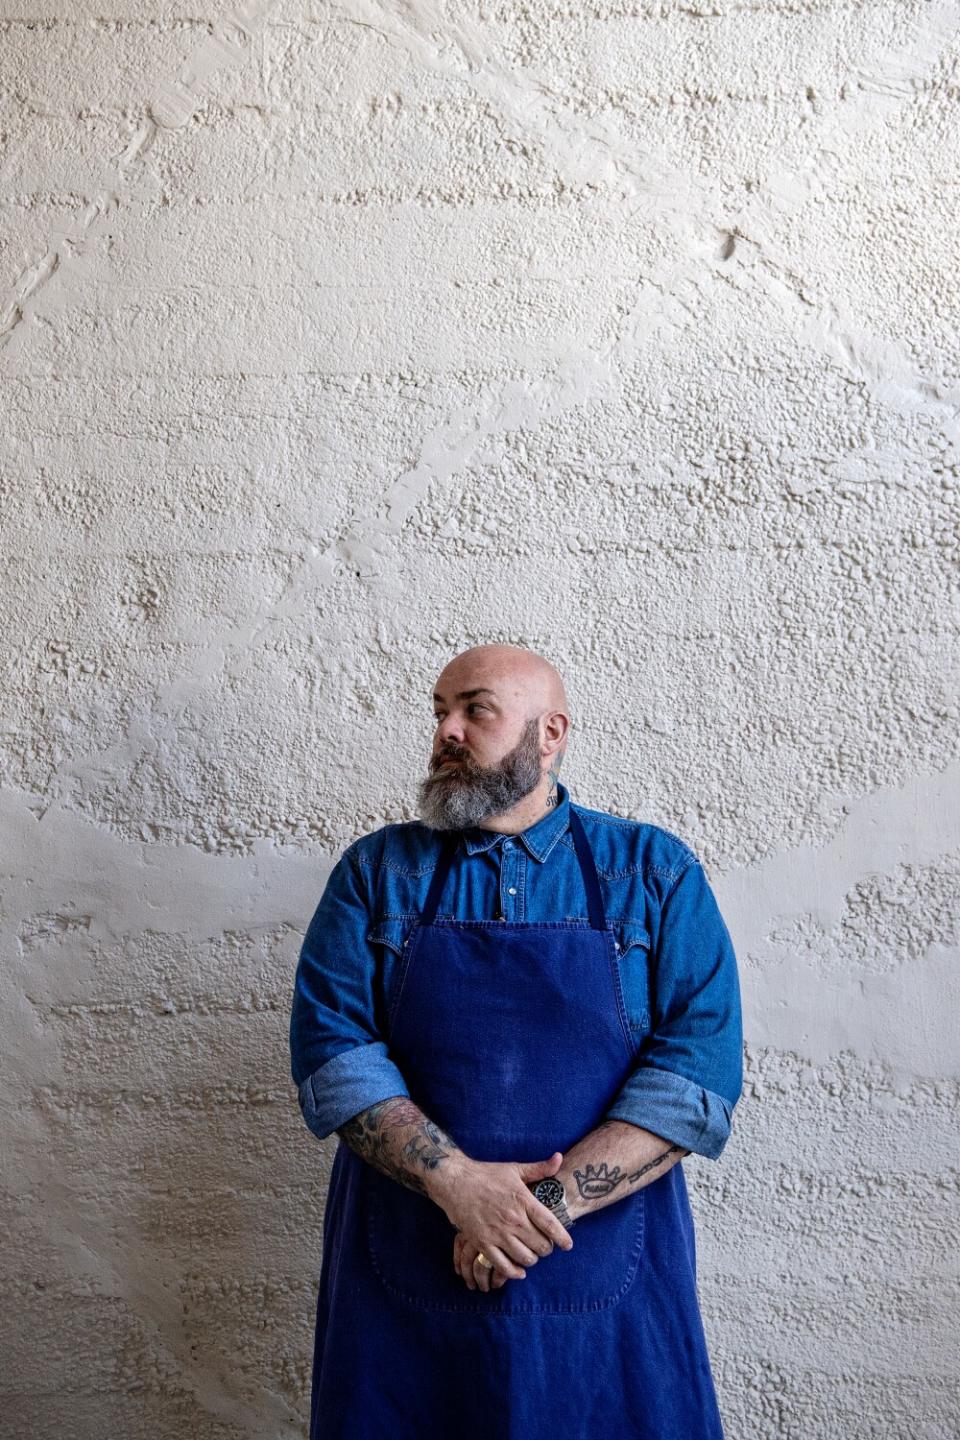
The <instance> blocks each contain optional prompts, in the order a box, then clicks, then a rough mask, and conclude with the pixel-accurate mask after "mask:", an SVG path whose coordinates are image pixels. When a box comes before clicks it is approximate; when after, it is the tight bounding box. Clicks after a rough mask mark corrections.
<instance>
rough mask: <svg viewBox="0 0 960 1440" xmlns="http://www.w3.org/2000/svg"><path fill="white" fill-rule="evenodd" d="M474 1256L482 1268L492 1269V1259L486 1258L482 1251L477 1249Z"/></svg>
mask: <svg viewBox="0 0 960 1440" xmlns="http://www.w3.org/2000/svg"><path fill="white" fill-rule="evenodd" d="M476 1258H477V1260H479V1262H480V1264H481V1265H482V1266H483V1268H484V1270H492V1269H493V1261H492V1260H488V1259H487V1257H486V1255H484V1253H483V1251H482V1250H478V1251H477V1255H476Z"/></svg>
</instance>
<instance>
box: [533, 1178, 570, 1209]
mask: <svg viewBox="0 0 960 1440" xmlns="http://www.w3.org/2000/svg"><path fill="white" fill-rule="evenodd" d="M533 1193H534V1195H535V1196H536V1197H537V1199H538V1200H539V1201H540V1203H541V1205H549V1206H550V1208H551V1209H553V1207H554V1206H555V1205H559V1204H560V1201H561V1200H562V1199H563V1194H564V1191H563V1186H562V1185H561V1184H560V1181H559V1180H553V1179H550V1180H538V1181H537V1184H536V1185H535V1186H534V1191H533Z"/></svg>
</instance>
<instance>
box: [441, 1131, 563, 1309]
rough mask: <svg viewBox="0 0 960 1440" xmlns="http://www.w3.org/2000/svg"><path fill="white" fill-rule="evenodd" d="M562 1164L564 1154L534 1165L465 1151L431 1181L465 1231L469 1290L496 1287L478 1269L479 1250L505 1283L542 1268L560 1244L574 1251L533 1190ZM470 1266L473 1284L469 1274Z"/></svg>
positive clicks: (462, 1264) (464, 1263)
mask: <svg viewBox="0 0 960 1440" xmlns="http://www.w3.org/2000/svg"><path fill="white" fill-rule="evenodd" d="M562 1163H563V1155H562V1154H561V1152H560V1151H559V1150H555V1151H554V1153H553V1154H552V1155H551V1157H550V1159H549V1160H535V1161H531V1162H529V1163H522V1162H521V1163H517V1162H514V1161H506V1162H498V1161H493V1162H490V1161H484V1160H471V1159H469V1158H468V1157H467V1156H465V1155H463V1154H462V1152H461V1154H459V1155H456V1156H450V1158H449V1160H448V1162H447V1164H446V1165H444V1167H443V1168H442V1170H438V1171H436V1172H435V1173H434V1174H433V1175H431V1176H430V1177H429V1179H428V1180H427V1182H426V1183H427V1187H428V1193H429V1195H430V1198H431V1199H432V1200H435V1201H436V1203H437V1204H438V1205H439V1206H440V1208H441V1209H442V1210H443V1211H444V1213H445V1214H446V1216H447V1219H448V1220H449V1221H450V1223H451V1225H453V1226H454V1228H455V1229H456V1230H458V1231H459V1236H458V1239H459V1242H460V1249H459V1256H460V1273H461V1274H462V1275H463V1278H464V1279H465V1280H467V1284H468V1285H469V1284H470V1280H474V1281H476V1282H477V1284H476V1286H475V1287H474V1286H472V1287H471V1288H479V1289H484V1290H486V1289H489V1288H490V1277H491V1272H490V1271H489V1270H485V1269H484V1267H483V1266H481V1265H474V1264H473V1261H474V1259H475V1257H476V1254H477V1252H478V1251H479V1250H482V1251H483V1253H484V1255H486V1257H487V1259H488V1260H491V1261H492V1262H493V1264H494V1266H495V1268H496V1269H497V1270H498V1271H499V1272H500V1273H501V1275H502V1276H503V1278H504V1280H508V1279H509V1280H522V1279H523V1278H524V1277H525V1275H526V1270H524V1269H523V1268H522V1267H523V1266H524V1265H536V1263H537V1261H538V1260H539V1258H540V1256H541V1255H549V1254H550V1252H551V1251H552V1250H553V1247H554V1245H559V1246H560V1247H561V1248H562V1249H563V1250H572V1249H573V1240H572V1239H571V1237H570V1235H569V1234H568V1233H567V1231H566V1230H565V1229H564V1227H563V1226H562V1225H561V1223H560V1221H559V1220H558V1219H557V1218H556V1216H555V1215H553V1214H551V1212H550V1211H549V1210H548V1209H547V1207H546V1205H542V1204H541V1203H540V1201H539V1200H537V1199H536V1198H535V1196H534V1195H533V1194H532V1192H531V1191H530V1190H528V1188H527V1184H528V1182H530V1181H533V1180H542V1179H543V1178H544V1176H547V1175H554V1174H556V1172H557V1170H558V1169H559V1167H560V1165H562ZM455 1253H456V1252H455ZM468 1265H469V1267H470V1271H469V1274H470V1280H468V1279H467V1275H466V1274H464V1269H463V1267H465V1266H468Z"/></svg>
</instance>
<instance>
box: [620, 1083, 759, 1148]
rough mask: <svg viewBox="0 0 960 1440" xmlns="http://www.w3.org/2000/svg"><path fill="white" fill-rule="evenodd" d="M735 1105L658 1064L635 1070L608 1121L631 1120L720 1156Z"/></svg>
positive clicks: (665, 1138)
mask: <svg viewBox="0 0 960 1440" xmlns="http://www.w3.org/2000/svg"><path fill="white" fill-rule="evenodd" d="M732 1116H733V1106H732V1105H731V1104H730V1102H729V1100H725V1099H724V1097H723V1096H722V1095H717V1094H715V1093H714V1091H712V1090H704V1088H703V1086H702V1085H698V1084H697V1083H696V1082H695V1081H693V1080H688V1079H687V1078H686V1076H685V1075H675V1074H674V1073H673V1071H672V1070H660V1069H657V1067H656V1066H653V1065H644V1066H641V1068H640V1069H639V1070H635V1071H634V1073H633V1074H632V1075H631V1076H630V1078H629V1080H628V1081H627V1082H626V1084H625V1085H624V1086H623V1088H622V1090H621V1091H620V1093H619V1095H618V1096H617V1098H616V1100H615V1101H614V1103H613V1105H612V1107H611V1108H610V1109H609V1110H608V1111H607V1114H606V1119H608V1120H628V1121H629V1122H630V1123H631V1124H632V1125H640V1126H642V1128H643V1129H644V1130H652V1131H653V1133H654V1135H662V1136H663V1138H664V1140H672V1141H673V1143H674V1145H682V1146H683V1148H684V1149H685V1150H691V1151H693V1153H694V1154H696V1155H705V1156H706V1158H707V1159H708V1160H716V1159H717V1157H718V1156H719V1155H720V1152H721V1151H722V1150H723V1147H724V1146H725V1145H726V1143H727V1140H728V1138H729V1136H730V1125H731V1119H732Z"/></svg>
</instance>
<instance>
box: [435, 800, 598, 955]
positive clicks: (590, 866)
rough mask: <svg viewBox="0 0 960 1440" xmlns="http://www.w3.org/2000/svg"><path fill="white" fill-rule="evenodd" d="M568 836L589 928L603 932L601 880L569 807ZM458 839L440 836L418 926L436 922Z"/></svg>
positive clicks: (452, 833)
mask: <svg viewBox="0 0 960 1440" xmlns="http://www.w3.org/2000/svg"><path fill="white" fill-rule="evenodd" d="M570 833H571V835H572V836H573V844H574V847H575V849H576V852H577V859H578V860H579V862H580V873H581V874H582V875H583V884H584V888H585V889H586V892H587V914H588V915H589V917H590V925H591V928H592V929H594V930H605V929H606V928H607V922H606V917H605V915H604V910H603V895H602V893H601V890H600V880H599V878H598V876H597V867H596V863H595V862H594V858H593V851H592V850H591V849H590V842H589V840H588V839H587V836H586V832H585V831H584V828H583V822H582V821H581V819H580V817H579V815H578V814H577V812H576V811H575V810H574V808H573V806H572V805H571V806H570ZM459 839H460V832H459V831H458V830H448V831H445V832H444V834H443V848H442V850H441V852H440V858H439V860H438V861H437V867H436V869H435V870H434V872H433V876H432V878H431V880H430V888H429V890H428V891H427V898H426V900H425V901H424V903H423V910H422V912H421V914H420V924H421V925H432V924H433V922H434V920H435V919H436V914H437V906H438V905H439V903H440V896H441V894H442V893H443V887H444V885H445V884H446V882H447V876H448V875H449V873H450V866H451V865H452V864H453V857H454V855H455V853H456V849H457V844H458V841H459Z"/></svg>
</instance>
